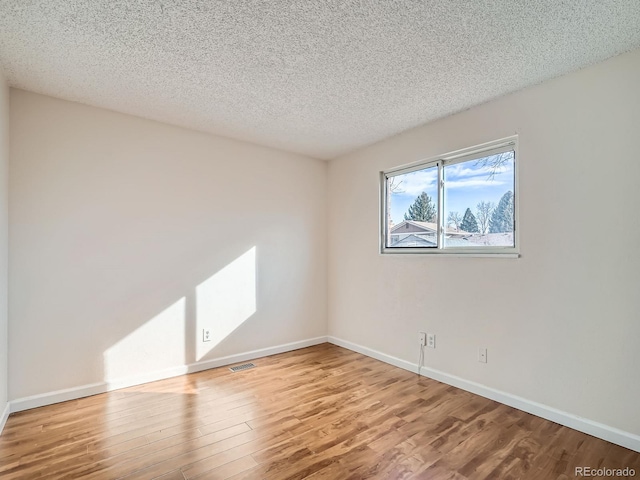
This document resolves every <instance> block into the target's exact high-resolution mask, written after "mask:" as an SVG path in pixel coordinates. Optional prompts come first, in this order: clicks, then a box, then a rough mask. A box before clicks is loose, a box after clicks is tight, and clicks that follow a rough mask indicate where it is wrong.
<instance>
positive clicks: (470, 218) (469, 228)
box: [460, 208, 479, 233]
mask: <svg viewBox="0 0 640 480" xmlns="http://www.w3.org/2000/svg"><path fill="white" fill-rule="evenodd" d="M460 230H462V231H463V232H469V233H478V232H479V230H478V222H477V221H476V216H475V215H474V214H473V213H471V209H470V208H467V210H466V212H464V217H462V223H461V224H460Z"/></svg>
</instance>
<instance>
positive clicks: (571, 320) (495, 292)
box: [329, 51, 640, 434]
mask: <svg viewBox="0 0 640 480" xmlns="http://www.w3.org/2000/svg"><path fill="white" fill-rule="evenodd" d="M638 85H640V51H635V52H631V53H629V54H626V55H623V56H620V57H617V58H613V59H611V60H609V61H607V62H605V63H602V64H599V65H596V66H593V67H591V68H587V69H585V70H582V71H579V72H576V73H573V74H570V75H567V76H564V77H562V78H558V79H555V80H553V81H549V82H546V83H544V84H541V85H539V86H536V87H533V88H529V89H527V90H524V91H520V92H518V93H515V94H512V95H509V96H506V97H502V98H500V99H497V100H495V101H492V102H489V103H487V104H484V105H481V106H479V107H476V108H473V109H471V110H468V111H466V112H463V113H460V114H458V115H454V116H452V117H449V118H446V119H443V120H441V121H438V122H435V123H431V124H428V125H426V126H423V127H420V128H416V129H414V130H412V131H409V132H407V133H404V134H402V135H399V136H397V137H394V138H391V139H389V140H387V141H384V142H382V143H379V144H376V145H374V146H372V147H370V148H366V149H364V150H361V151H358V152H356V153H354V154H351V155H348V156H345V157H342V158H339V159H336V160H334V161H332V162H331V163H330V166H329V202H330V203H329V335H332V336H335V337H338V338H340V339H343V340H346V341H349V342H353V343H356V344H360V345H363V346H365V347H367V348H369V349H373V350H378V351H380V352H383V353H384V354H387V355H392V356H395V357H398V358H400V359H402V360H406V361H409V362H412V363H414V364H415V363H417V361H418V352H419V349H418V343H417V342H418V340H417V332H418V331H428V332H433V333H435V334H436V335H437V348H436V349H435V350H431V349H426V350H425V351H426V365H427V366H429V367H431V368H433V369H437V370H440V371H443V372H445V373H447V374H450V375H456V376H458V377H462V378H463V379H466V380H468V381H472V382H477V383H480V384H483V385H485V386H488V387H490V388H493V389H497V390H500V391H503V392H507V393H509V394H512V395H517V396H521V397H524V398H525V399H528V400H531V401H535V402H539V403H541V404H544V405H547V406H550V407H553V408H556V409H559V410H562V411H565V412H569V413H571V414H573V415H577V416H581V417H585V418H587V419H591V420H592V421H595V422H599V423H603V424H605V425H608V426H610V427H614V428H619V429H622V430H624V431H626V432H630V433H632V434H640V416H639V415H638V405H640V373H639V370H638V366H639V365H640V348H638V339H640V321H639V314H640V295H639V292H640V273H639V272H640V249H639V247H640V215H639V214H638V207H639V205H640V188H639V187H638V180H639V179H640V161H638V138H640V88H638ZM514 133H517V134H518V135H519V157H518V162H519V169H520V172H519V180H520V206H519V212H520V228H521V230H520V232H521V253H522V255H521V258H519V259H499V258H498V259H496V258H468V257H467V258H455V257H439V258H436V257H431V256H401V255H395V256H382V255H379V254H378V236H379V235H378V218H379V213H378V208H379V200H378V195H379V194H378V192H379V186H378V174H379V171H381V170H384V169H388V168H390V167H394V166H397V165H402V164H406V163H410V162H414V161H417V160H420V159H423V158H429V157H432V156H435V155H438V154H442V153H446V152H449V151H453V150H456V149H460V148H464V147H469V146H473V145H477V144H480V143H483V142H487V141H490V140H495V139H499V138H503V137H506V136H509V135H513V134H514ZM479 346H485V347H487V348H488V359H489V361H488V363H487V364H481V363H478V361H477V348H478V347H479Z"/></svg>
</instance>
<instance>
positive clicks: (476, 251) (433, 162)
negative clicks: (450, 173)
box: [380, 135, 520, 258]
mask: <svg viewBox="0 0 640 480" xmlns="http://www.w3.org/2000/svg"><path fill="white" fill-rule="evenodd" d="M507 151H513V152H514V162H513V168H514V172H513V174H514V185H513V189H514V192H513V203H514V205H513V215H514V227H513V228H514V232H513V240H514V246H513V247H510V246H507V247H501V246H491V247H477V248H474V247H445V239H444V237H445V234H446V229H445V222H446V219H445V218H444V217H445V216H444V187H445V184H444V180H443V176H444V167H445V166H447V165H455V164H456V163H461V162H467V161H469V160H474V159H480V158H483V157H487V156H490V155H495V154H498V153H504V152H507ZM519 163H520V159H519V158H518V137H517V135H515V136H512V137H507V138H503V139H500V140H496V141H493V142H487V143H483V144H481V145H476V146H474V147H469V148H464V149H461V150H456V151H455V152H450V153H447V154H444V155H438V156H437V157H432V158H429V159H427V160H420V161H418V162H414V163H411V164H408V165H403V166H399V167H395V168H392V169H390V170H385V171H382V172H380V253H381V254H399V255H406V254H421V255H450V256H451V255H452V256H474V257H508V258H517V257H519V256H520V250H519V248H520V238H519V232H520V228H519V220H520V215H519V214H518V207H519V204H520V202H519V199H518V195H519V185H518V164H519ZM430 167H437V168H438V195H437V210H438V222H437V246H435V247H388V246H387V238H389V233H390V232H389V225H388V212H387V207H388V206H387V200H388V198H389V197H388V192H387V186H388V180H389V178H392V177H395V176H398V175H403V174H406V173H411V172H415V171H417V170H423V169H426V168H430Z"/></svg>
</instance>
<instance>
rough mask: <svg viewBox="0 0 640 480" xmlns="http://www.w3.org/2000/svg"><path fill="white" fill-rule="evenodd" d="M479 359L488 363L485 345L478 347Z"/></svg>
mask: <svg viewBox="0 0 640 480" xmlns="http://www.w3.org/2000/svg"><path fill="white" fill-rule="evenodd" d="M478 361H479V362H480V363H487V349H486V348H484V347H480V348H478Z"/></svg>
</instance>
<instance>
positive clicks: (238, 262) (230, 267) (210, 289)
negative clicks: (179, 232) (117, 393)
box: [103, 246, 257, 383]
mask: <svg viewBox="0 0 640 480" xmlns="http://www.w3.org/2000/svg"><path fill="white" fill-rule="evenodd" d="M256 261H257V259H256V247H255V246H253V247H252V248H250V249H249V250H248V251H246V252H245V253H243V254H242V255H240V256H238V257H237V258H236V259H234V260H233V261H231V262H230V263H228V264H227V265H226V266H224V267H223V268H221V269H220V270H218V271H217V272H216V273H215V274H213V275H212V276H211V277H209V278H208V279H206V280H205V281H204V282H202V283H200V284H199V285H197V286H196V287H195V288H194V290H193V291H192V292H189V293H188V294H187V295H185V296H183V297H181V298H179V299H178V300H177V301H175V302H174V303H173V304H171V305H169V306H168V307H166V308H165V309H164V310H162V311H161V312H160V313H158V314H157V315H155V316H154V317H152V318H151V319H149V320H148V321H146V322H145V323H143V324H142V325H141V326H139V327H138V328H137V329H135V330H134V331H132V332H131V333H129V334H128V335H127V336H125V337H123V338H122V339H121V340H119V341H118V342H116V343H115V344H113V345H112V346H111V347H109V348H108V349H107V350H105V352H104V354H103V360H104V380H105V381H106V382H107V383H110V382H115V381H122V380H123V379H127V378H135V377H141V376H144V375H145V374H150V373H153V372H157V371H158V370H159V366H162V367H164V368H170V367H179V366H182V365H187V364H189V363H193V362H194V361H200V360H202V359H203V357H205V356H206V355H207V354H208V353H210V352H211V351H212V350H213V349H214V348H215V347H216V346H217V345H219V344H220V343H221V342H222V341H223V340H224V339H225V338H227V337H229V335H231V334H232V333H233V332H234V331H235V330H236V329H237V328H238V327H240V325H242V324H243V323H244V322H246V321H247V320H248V319H249V318H251V316H253V314H254V313H256V309H257V301H256V298H257V294H256V265H257V264H256ZM190 312H195V316H194V315H190ZM205 330H207V331H208V332H209V335H208V338H207V340H206V341H205V338H204V335H205V334H204V332H205ZM162 367H161V368H160V369H162ZM141 380H143V379H141Z"/></svg>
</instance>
